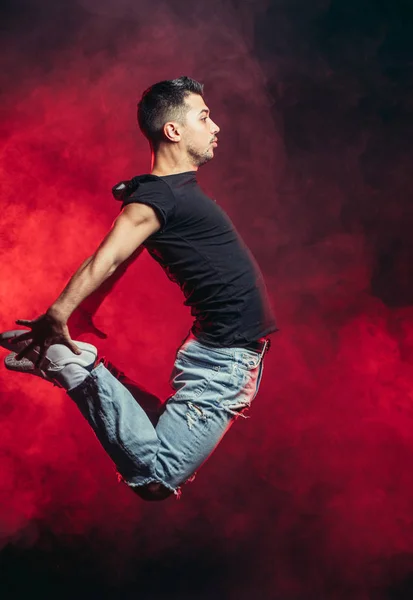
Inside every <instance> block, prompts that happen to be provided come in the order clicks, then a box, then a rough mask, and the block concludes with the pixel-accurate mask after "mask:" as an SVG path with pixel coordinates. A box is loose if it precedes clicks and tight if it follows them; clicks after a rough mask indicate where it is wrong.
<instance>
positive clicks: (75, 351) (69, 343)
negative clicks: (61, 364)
mask: <svg viewBox="0 0 413 600" xmlns="http://www.w3.org/2000/svg"><path fill="white" fill-rule="evenodd" d="M65 344H66V346H67V347H68V348H70V350H71V351H72V352H73V354H82V351H81V350H80V349H79V348H78V347H77V346H76V344H74V343H73V342H72V340H67V341H66V342H65Z"/></svg>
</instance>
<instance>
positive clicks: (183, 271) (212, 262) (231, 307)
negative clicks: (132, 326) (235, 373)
mask: <svg viewBox="0 0 413 600" xmlns="http://www.w3.org/2000/svg"><path fill="white" fill-rule="evenodd" d="M134 182H135V185H136V186H137V189H136V190H135V191H134V192H133V193H132V194H131V195H130V196H129V197H128V198H127V199H125V201H124V203H123V206H125V205H126V204H130V203H134V202H138V203H142V204H148V205H150V206H151V207H152V208H154V209H155V211H156V213H157V215H158V218H159V220H160V222H161V224H162V226H161V229H160V230H159V231H157V232H156V233H154V234H153V235H151V236H150V237H149V238H148V239H147V240H145V242H144V244H143V245H144V246H145V247H146V248H147V250H148V252H149V253H150V254H151V256H152V257H153V258H154V259H155V260H156V261H157V262H159V264H160V265H161V266H162V267H163V269H164V270H165V272H166V274H167V275H168V277H169V278H170V279H171V280H172V281H174V282H176V283H177V284H178V285H179V286H180V287H181V289H182V291H183V293H184V295H185V298H186V301H185V304H186V305H187V306H190V307H191V313H192V315H193V316H194V317H195V322H194V325H193V327H192V331H193V333H194V334H195V335H196V337H197V338H198V339H199V340H201V341H203V342H205V343H207V344H211V345H214V346H243V345H246V344H248V342H251V341H253V340H257V339H259V338H261V337H263V336H265V335H268V334H269V333H271V332H273V331H276V325H275V321H274V318H273V315H272V311H271V308H270V306H269V302H268V298H267V293H266V289H265V284H264V282H263V279H262V275H261V272H260V270H259V268H258V266H257V264H256V262H255V260H254V258H253V257H252V255H251V253H250V251H249V250H248V248H247V247H246V245H245V244H244V242H243V241H242V239H241V238H240V236H239V234H238V233H237V231H236V230H235V228H234V226H233V224H232V222H231V220H230V219H229V217H228V216H227V215H226V213H225V212H224V211H223V210H222V209H221V207H220V206H219V205H218V204H216V202H214V200H212V199H211V198H209V197H208V196H206V195H205V194H204V193H203V191H202V190H201V188H200V187H199V185H198V183H197V180H196V172H195V171H188V172H185V173H179V174H176V175H168V176H164V177H157V176H155V175H142V176H139V177H136V178H134Z"/></svg>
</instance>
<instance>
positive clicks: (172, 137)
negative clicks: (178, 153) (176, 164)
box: [163, 121, 182, 142]
mask: <svg viewBox="0 0 413 600" xmlns="http://www.w3.org/2000/svg"><path fill="white" fill-rule="evenodd" d="M163 133H164V135H165V137H166V139H167V140H169V141H170V142H180V141H181V137H182V132H181V126H180V125H179V123H177V122H176V121H169V122H168V123H165V125H164V126H163Z"/></svg>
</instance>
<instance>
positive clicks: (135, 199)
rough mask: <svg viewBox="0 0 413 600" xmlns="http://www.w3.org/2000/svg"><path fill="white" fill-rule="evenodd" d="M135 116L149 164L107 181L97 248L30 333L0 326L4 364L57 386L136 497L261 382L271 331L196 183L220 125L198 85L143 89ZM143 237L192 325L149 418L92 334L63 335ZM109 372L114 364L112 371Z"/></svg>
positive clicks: (231, 235) (197, 452)
mask: <svg viewBox="0 0 413 600" xmlns="http://www.w3.org/2000/svg"><path fill="white" fill-rule="evenodd" d="M138 122H139V125H140V128H141V131H142V132H143V134H144V135H145V136H146V137H147V139H148V140H149V143H150V147H151V153H152V169H151V173H150V174H147V175H141V176H137V177H134V178H133V179H132V180H131V181H127V182H121V183H120V184H118V185H117V186H115V188H114V190H113V192H114V195H115V197H117V198H118V199H121V200H122V201H123V204H122V211H121V213H120V215H119V216H118V217H117V219H116V220H115V222H114V224H113V226H112V229H111V230H110V232H109V233H108V234H107V235H106V237H105V238H104V240H103V241H102V243H101V244H100V246H99V248H98V249H97V250H96V252H95V253H94V254H93V256H91V257H89V258H88V259H87V260H86V261H85V262H84V263H83V265H82V266H81V267H80V268H79V269H78V271H77V272H76V273H75V274H74V275H73V277H72V278H71V280H70V281H69V283H68V284H67V286H66V288H65V289H64V290H63V292H62V293H61V295H60V296H59V297H58V298H57V300H56V301H55V302H54V303H53V304H52V306H51V307H50V308H49V309H48V310H47V311H46V313H45V314H44V315H41V316H40V317H38V318H37V319H35V320H33V321H27V320H18V321H16V323H18V324H19V325H24V326H27V327H30V329H31V331H28V332H25V333H22V331H21V330H20V331H9V332H5V333H3V334H1V336H0V344H1V345H2V346H3V347H5V348H7V349H9V350H14V351H15V352H12V353H11V354H9V356H7V358H6V359H5V364H6V367H7V368H8V369H10V370H15V371H20V372H25V373H31V374H34V375H38V376H40V377H42V378H44V379H47V380H49V381H52V382H53V383H55V384H56V385H59V386H61V387H63V388H64V389H66V390H67V392H68V394H69V396H70V397H71V398H72V399H73V400H74V401H75V402H76V404H77V405H78V407H79V409H80V410H81V412H82V414H83V415H84V416H85V418H86V419H87V420H88V421H89V423H90V425H91V426H92V428H93V430H94V432H95V434H96V436H97V437H98V439H99V441H100V442H101V444H102V446H103V447H104V449H105V450H106V451H107V453H108V454H109V456H110V457H111V458H112V460H113V461H114V462H115V464H116V466H117V469H118V471H119V473H120V475H121V477H122V479H123V480H124V481H125V482H126V483H127V484H128V485H129V486H130V487H131V488H132V489H133V490H134V491H135V492H136V493H137V494H138V495H139V496H140V497H142V498H144V499H146V500H161V499H164V498H166V497H168V496H170V495H171V494H173V493H174V494H176V495H177V496H178V497H179V494H180V491H181V485H182V484H183V483H185V482H186V481H188V480H189V479H191V478H192V477H193V475H194V473H195V471H196V470H197V469H198V468H199V466H200V465H201V464H202V463H203V462H204V461H205V460H206V459H207V457H208V456H209V455H210V454H211V453H212V451H213V450H214V449H215V447H216V446H217V444H218V443H219V441H220V440H221V438H222V437H223V435H224V434H225V432H226V431H227V430H228V428H229V427H230V425H231V424H232V422H233V421H234V420H235V419H236V418H237V417H238V416H240V415H241V416H245V415H243V412H244V411H245V409H247V408H248V407H249V406H250V404H251V401H252V400H253V398H254V397H255V396H256V394H257V391H258V387H259V384H260V380H261V374H262V368H263V359H264V354H265V352H266V350H267V349H268V346H269V340H268V339H266V338H265V336H267V335H268V334H270V333H271V332H274V331H276V326H275V323H274V319H273V316H272V312H271V310H270V307H269V303H268V299H267V295H266V290H265V285H264V282H263V280H262V276H261V273H260V271H259V269H258V267H257V265H256V263H255V261H254V259H253V257H252V255H251V254H250V252H249V251H248V249H247V248H246V246H245V244H244V243H243V242H242V240H241V239H240V237H239V235H238V234H237V232H236V231H235V229H234V227H233V225H232V223H231V221H230V220H229V218H228V216H227V215H226V214H225V213H224V211H223V210H222V209H221V208H220V207H219V206H218V205H217V204H216V202H214V201H213V200H211V199H210V198H208V197H207V196H206V195H205V194H204V193H203V192H202V190H201V189H200V187H199V186H198V183H197V180H196V173H197V170H198V168H199V167H200V166H201V165H203V164H205V163H206V162H208V161H209V160H211V159H212V158H213V156H214V149H215V148H216V147H217V134H218V133H219V131H220V129H219V127H218V126H217V125H216V124H215V123H214V121H213V120H212V119H211V116H210V112H209V109H208V107H207V106H206V105H205V102H204V98H203V86H202V85H201V84H200V83H198V82H196V81H194V80H192V79H190V78H188V77H181V78H179V79H175V80H171V81H162V82H159V83H157V84H155V85H153V86H152V87H151V88H149V89H148V90H146V91H145V92H144V94H143V96H142V98H141V100H140V102H139V104H138ZM141 247H144V248H146V249H147V250H148V252H149V253H150V254H151V256H153V258H154V259H155V260H157V261H158V262H159V263H160V264H161V266H162V267H163V268H164V270H165V272H166V274H167V275H168V277H169V278H170V279H172V280H173V281H175V282H176V283H178V284H179V285H180V287H181V289H182V291H183V293H184V295H185V298H186V301H185V304H186V305H188V306H190V307H191V312H192V315H193V316H194V317H195V320H194V324H193V326H192V329H191V331H190V333H189V335H188V337H187V338H186V339H185V340H184V342H183V343H182V345H181V347H180V348H179V350H178V352H177V355H176V360H175V364H174V369H173V372H172V376H171V385H172V388H173V390H174V394H173V395H172V396H171V397H170V398H169V399H168V400H167V402H166V403H165V404H164V405H163V407H162V410H161V411H160V412H161V414H160V415H159V418H158V419H157V422H156V423H155V424H154V423H153V421H151V419H150V418H149V417H148V414H147V413H146V412H145V410H144V409H143V408H142V406H141V405H140V404H139V403H138V402H136V400H135V398H134V396H133V395H132V394H131V393H130V391H129V389H128V386H127V385H123V384H122V377H119V376H116V375H117V374H116V373H115V374H113V373H111V372H110V371H109V370H108V369H107V368H106V366H105V364H104V363H102V362H99V361H98V360H97V350H96V348H95V347H94V346H92V345H91V344H87V343H84V342H74V341H73V340H72V339H71V337H70V334H69V330H68V326H67V321H68V319H69V317H70V315H71V314H72V313H73V311H74V310H75V309H76V308H77V307H78V306H79V304H80V303H81V302H83V301H84V300H85V298H87V297H88V296H89V295H90V294H92V293H93V292H95V290H97V289H98V288H99V287H100V286H101V285H102V284H103V282H104V281H106V280H107V279H108V278H109V277H110V276H111V275H112V274H113V273H114V272H115V270H116V269H117V268H118V267H119V266H120V265H122V264H124V263H125V261H127V260H130V258H131V257H133V255H134V253H136V252H139V249H140V248H141ZM118 375H119V374H118Z"/></svg>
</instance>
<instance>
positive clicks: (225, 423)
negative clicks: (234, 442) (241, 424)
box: [154, 338, 263, 488]
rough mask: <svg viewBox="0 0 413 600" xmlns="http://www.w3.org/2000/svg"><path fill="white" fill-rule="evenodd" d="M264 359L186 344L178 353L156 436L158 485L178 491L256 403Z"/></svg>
mask: <svg viewBox="0 0 413 600" xmlns="http://www.w3.org/2000/svg"><path fill="white" fill-rule="evenodd" d="M262 371H263V356H262V355H259V354H258V353H255V352H252V351H249V350H244V349H242V348H219V349H214V348H210V347H206V346H205V345H203V344H200V343H199V342H198V341H195V340H194V339H193V338H192V339H190V340H189V341H188V342H187V343H185V344H184V346H183V347H182V348H181V349H180V350H179V351H178V354H177V358H176V362H175V365H174V371H173V373H172V381H171V383H172V386H173V388H174V389H175V390H176V393H175V394H174V395H173V396H172V397H171V398H169V400H168V401H167V403H166V404H165V407H164V412H163V413H162V415H161V416H160V418H159V423H158V425H157V427H156V433H157V435H158V438H159V442H160V446H159V451H158V454H157V460H156V464H155V467H154V470H155V473H156V475H157V476H158V477H159V479H160V480H163V481H165V482H167V483H168V484H169V485H170V486H171V487H173V488H177V487H179V486H180V485H181V484H182V483H184V482H185V481H187V480H188V478H190V476H191V475H193V474H194V472H195V471H196V470H197V469H198V468H199V467H200V466H201V465H202V463H203V462H204V461H205V460H206V459H207V458H208V457H209V456H210V455H211V453H212V452H213V451H214V449H215V448H216V447H217V445H218V444H219V442H220V441H221V439H222V438H223V436H224V435H225V433H226V432H227V431H228V430H229V428H230V427H231V425H232V424H233V422H234V421H235V420H236V419H237V418H238V417H240V416H241V417H244V418H245V414H244V412H245V410H246V409H248V408H249V406H250V404H251V402H252V400H253V399H254V398H255V396H256V394H257V392H258V388H259V385H260V381H261V376H262Z"/></svg>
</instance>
